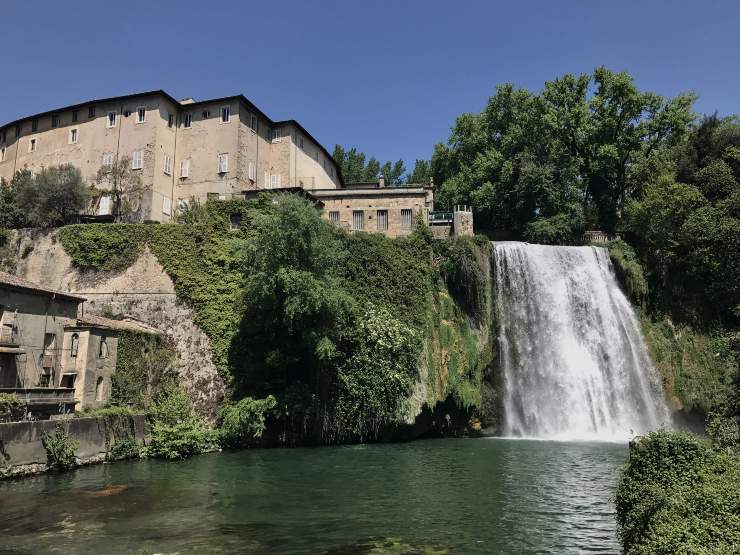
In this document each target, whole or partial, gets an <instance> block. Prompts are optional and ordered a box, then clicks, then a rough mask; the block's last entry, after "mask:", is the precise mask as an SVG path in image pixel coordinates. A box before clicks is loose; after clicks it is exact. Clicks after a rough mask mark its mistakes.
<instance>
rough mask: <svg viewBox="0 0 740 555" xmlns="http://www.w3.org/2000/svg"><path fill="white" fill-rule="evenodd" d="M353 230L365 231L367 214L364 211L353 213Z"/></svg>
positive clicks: (354, 211)
mask: <svg viewBox="0 0 740 555" xmlns="http://www.w3.org/2000/svg"><path fill="white" fill-rule="evenodd" d="M352 229H354V230H355V231H362V230H363V229H365V212H364V211H362V210H353V211H352Z"/></svg>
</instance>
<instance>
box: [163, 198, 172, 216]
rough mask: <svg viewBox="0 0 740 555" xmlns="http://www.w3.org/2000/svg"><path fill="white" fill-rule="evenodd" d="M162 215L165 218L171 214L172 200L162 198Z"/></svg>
mask: <svg viewBox="0 0 740 555" xmlns="http://www.w3.org/2000/svg"><path fill="white" fill-rule="evenodd" d="M162 214H164V215H166V216H169V215H170V214H172V199H171V198H170V197H164V198H163V199H162Z"/></svg>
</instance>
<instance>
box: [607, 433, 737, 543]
mask: <svg viewBox="0 0 740 555" xmlns="http://www.w3.org/2000/svg"><path fill="white" fill-rule="evenodd" d="M616 506H617V522H618V524H619V529H620V537H621V539H622V544H623V547H624V551H625V552H626V553H640V554H642V553H644V554H651V555H652V554H666V555H667V554H673V553H728V554H729V553H737V552H738V550H740V457H738V455H728V454H722V453H717V452H714V451H713V450H712V449H711V447H710V446H709V444H708V443H707V442H706V441H703V440H701V439H699V438H697V437H695V436H693V435H691V434H687V433H671V432H666V431H660V432H653V433H651V434H649V435H648V436H646V437H643V438H640V439H638V440H637V441H636V442H635V443H634V444H633V445H632V446H631V449H630V458H629V462H628V463H627V466H626V468H625V470H624V473H623V475H622V479H621V482H620V484H619V487H618V489H617V495H616Z"/></svg>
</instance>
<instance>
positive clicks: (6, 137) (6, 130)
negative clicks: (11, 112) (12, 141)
mask: <svg viewBox="0 0 740 555" xmlns="http://www.w3.org/2000/svg"><path fill="white" fill-rule="evenodd" d="M7 140H8V129H7V128H5V129H3V142H6V141H7Z"/></svg>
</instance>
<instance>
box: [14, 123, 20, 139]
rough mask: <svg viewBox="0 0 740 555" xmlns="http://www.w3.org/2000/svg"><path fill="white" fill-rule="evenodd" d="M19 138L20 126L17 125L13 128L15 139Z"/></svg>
mask: <svg viewBox="0 0 740 555" xmlns="http://www.w3.org/2000/svg"><path fill="white" fill-rule="evenodd" d="M20 136H21V126H20V124H18V125H16V126H15V138H16V139H17V138H18V137H20Z"/></svg>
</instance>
